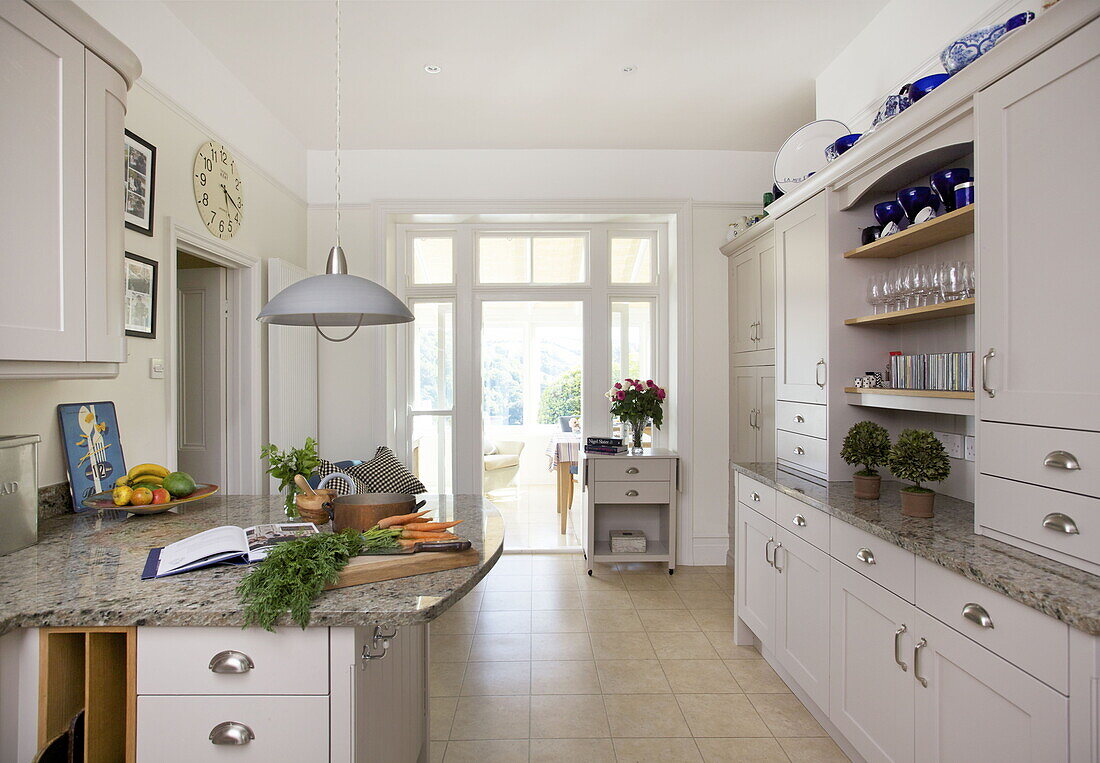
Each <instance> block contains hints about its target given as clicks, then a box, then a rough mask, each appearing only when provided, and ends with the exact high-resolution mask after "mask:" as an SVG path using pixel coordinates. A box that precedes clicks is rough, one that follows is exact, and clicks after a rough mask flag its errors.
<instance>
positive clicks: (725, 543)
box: [691, 535, 730, 567]
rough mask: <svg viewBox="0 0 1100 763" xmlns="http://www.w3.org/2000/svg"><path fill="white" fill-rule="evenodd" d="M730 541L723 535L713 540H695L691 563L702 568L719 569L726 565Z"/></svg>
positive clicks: (693, 541) (692, 544)
mask: <svg viewBox="0 0 1100 763" xmlns="http://www.w3.org/2000/svg"><path fill="white" fill-rule="evenodd" d="M729 547H730V539H729V538H728V537H727V536H725V535H722V536H720V537H712V538H693V539H692V543H691V550H692V558H691V563H692V564H693V565H696V566H700V567H717V566H721V565H724V564H725V563H726V553H727V552H728V551H729Z"/></svg>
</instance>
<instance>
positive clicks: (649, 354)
mask: <svg viewBox="0 0 1100 763" xmlns="http://www.w3.org/2000/svg"><path fill="white" fill-rule="evenodd" d="M653 345H654V342H653V303H652V302H612V303H611V381H612V382H616V381H620V380H622V379H624V378H631V379H652V378H653V372H654V368H655V364H654V362H653Z"/></svg>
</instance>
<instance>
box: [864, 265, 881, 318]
mask: <svg viewBox="0 0 1100 763" xmlns="http://www.w3.org/2000/svg"><path fill="white" fill-rule="evenodd" d="M881 302H882V278H881V276H878V275H873V276H871V277H870V278H868V279H867V304H869V305H870V306H871V309H872V313H873V314H875V315H878V306H879V304H881Z"/></svg>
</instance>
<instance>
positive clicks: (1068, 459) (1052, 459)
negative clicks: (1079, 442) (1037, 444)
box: [1043, 450, 1081, 472]
mask: <svg viewBox="0 0 1100 763" xmlns="http://www.w3.org/2000/svg"><path fill="white" fill-rule="evenodd" d="M1043 466H1049V467H1050V468H1051V469H1065V470H1066V471H1067V472H1076V471H1080V470H1081V462H1080V461H1078V460H1077V456H1075V455H1073V454H1072V453H1069V452H1068V451H1064V450H1052V451H1051V452H1050V453H1047V457H1046V458H1044V459H1043Z"/></svg>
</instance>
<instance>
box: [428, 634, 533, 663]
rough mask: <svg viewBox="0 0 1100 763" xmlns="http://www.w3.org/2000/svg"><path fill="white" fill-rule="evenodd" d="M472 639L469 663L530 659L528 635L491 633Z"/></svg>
mask: <svg viewBox="0 0 1100 763" xmlns="http://www.w3.org/2000/svg"><path fill="white" fill-rule="evenodd" d="M473 638H474V640H473V646H472V648H471V649H470V662H500V661H508V662H513V661H516V660H519V661H521V662H527V661H528V660H530V659H531V634H529V633H491V634H485V635H481V636H474V637H473ZM433 648H434V646H433ZM433 654H434V652H433Z"/></svg>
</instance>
